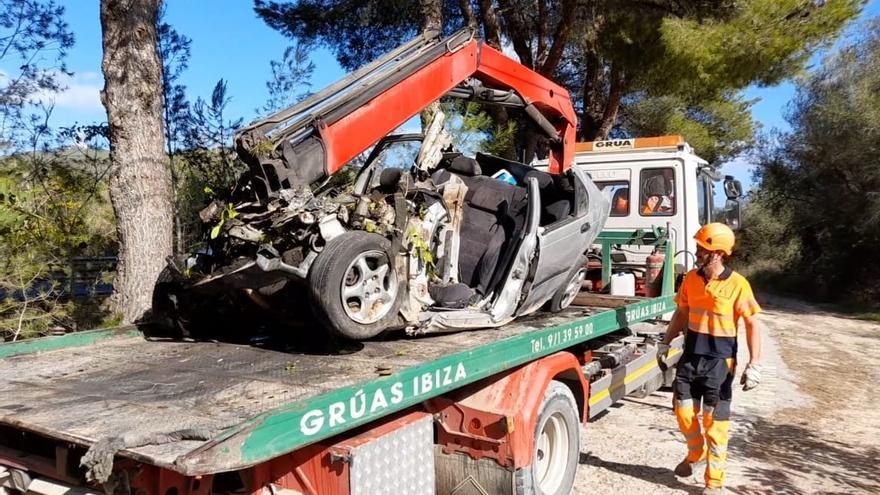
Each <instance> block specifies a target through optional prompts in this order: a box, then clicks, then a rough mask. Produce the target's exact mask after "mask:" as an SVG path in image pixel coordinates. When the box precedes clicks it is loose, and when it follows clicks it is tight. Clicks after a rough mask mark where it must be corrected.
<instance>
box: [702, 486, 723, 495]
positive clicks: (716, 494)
mask: <svg viewBox="0 0 880 495" xmlns="http://www.w3.org/2000/svg"><path fill="white" fill-rule="evenodd" d="M725 493H727V490H725V489H724V487H723V486H718V487H714V488H712V487H708V486H707V487H706V488H703V495H724V494H725Z"/></svg>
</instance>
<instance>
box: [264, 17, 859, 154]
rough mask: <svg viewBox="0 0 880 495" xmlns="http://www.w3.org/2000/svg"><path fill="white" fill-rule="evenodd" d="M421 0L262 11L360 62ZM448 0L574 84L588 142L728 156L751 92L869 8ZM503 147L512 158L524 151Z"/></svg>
mask: <svg viewBox="0 0 880 495" xmlns="http://www.w3.org/2000/svg"><path fill="white" fill-rule="evenodd" d="M422 3H423V2H419V1H416V0H371V1H363V2H346V1H342V0H333V1H318V0H290V1H264V0H256V2H255V10H256V12H257V14H258V15H259V16H260V17H262V18H263V20H264V21H265V22H266V23H267V24H268V25H269V26H270V27H272V28H275V29H277V30H278V31H280V32H281V33H283V34H285V35H287V36H290V37H291V38H294V39H297V40H299V41H307V42H314V43H317V44H320V45H324V46H327V47H328V48H329V49H331V50H333V51H334V53H335V54H336V57H337V60H338V61H339V62H340V64H341V65H342V66H343V67H345V68H346V69H354V68H357V67H360V66H362V65H363V64H365V63H367V62H368V61H370V60H373V59H375V58H376V57H377V56H379V55H381V54H382V53H385V52H387V51H388V50H390V49H392V48H394V47H395V46H397V45H399V44H400V43H401V42H403V41H404V40H407V39H410V38H412V37H414V36H416V35H417V34H418V33H419V32H420V30H421V23H422V21H423V19H422V14H421V12H422V10H421V7H422ZM439 3H440V4H441V5H442V11H443V25H444V30H445V31H446V32H450V31H453V30H455V29H457V28H459V27H462V26H464V25H465V23H466V20H465V19H466V17H467V16H468V15H475V16H476V18H475V19H474V21H475V23H476V25H477V26H478V27H479V28H480V29H481V31H482V32H481V33H480V34H481V35H482V37H483V38H484V39H486V40H488V41H489V42H490V43H493V42H494V43H496V45H500V44H501V39H503V40H504V42H505V43H506V44H507V46H508V47H510V48H512V50H513V51H514V52H515V53H516V56H518V57H519V60H520V61H521V62H522V63H523V64H525V65H527V66H529V67H531V68H533V69H535V70H537V71H538V72H540V73H542V74H545V75H547V76H550V77H552V78H554V79H556V80H557V81H559V82H560V83H561V84H563V85H564V86H566V87H567V88H569V91H570V93H571V95H572V99H573V102H574V105H575V108H576V109H578V110H579V112H580V114H581V115H580V126H581V128H580V132H579V136H580V139H594V138H604V137H606V136H607V135H608V133H609V132H611V133H616V134H624V135H644V134H671V133H681V134H684V136H685V137H686V139H688V141H689V142H692V143H693V144H694V145H695V147H696V148H697V150H698V151H699V152H700V153H701V154H703V155H704V156H706V157H707V158H710V159H712V160H713V161H718V162H722V161H724V160H726V159H729V158H730V157H732V156H734V155H736V154H737V153H738V152H739V151H740V150H742V149H744V148H746V147H747V146H748V145H749V144H750V142H751V140H752V135H753V132H754V129H755V124H754V123H753V122H752V119H751V115H750V107H751V104H752V102H749V101H745V100H743V99H742V97H741V95H740V92H741V91H742V90H743V89H744V88H746V87H748V86H750V85H753V84H758V85H769V84H776V83H778V82H780V81H781V80H784V79H787V78H790V77H792V76H795V75H798V74H799V73H800V71H801V70H802V69H803V66H804V64H805V62H806V61H807V60H808V58H809V57H810V55H811V54H812V53H814V51H815V49H816V48H818V47H821V46H824V45H826V44H827V43H829V42H830V41H831V40H832V39H833V38H834V37H835V36H836V35H837V33H838V32H839V31H840V29H841V28H842V27H843V26H844V25H845V23H846V22H847V21H849V20H850V19H852V18H854V17H855V16H856V15H857V14H858V13H859V11H860V9H861V6H862V2H861V1H860V0H829V1H825V2H814V1H812V0H781V1H778V0H724V1H720V2H706V1H685V2H683V1H674V0H656V1H651V2H644V1H639V0H615V1H610V0H599V1H594V2H576V1H572V0H563V1H561V2H560V1H550V0H538V1H527V0H499V1H497V2H475V1H467V2H461V1H459V0H444V1H442V2H439ZM465 7H466V8H465ZM387 12H395V13H396V15H393V16H389V15H387ZM493 19H496V20H497V21H498V22H493ZM619 117H622V118H620V119H619ZM618 119H619V121H618ZM512 120H513V119H511V121H512ZM499 121H500V122H503V124H502V129H500V131H501V132H493V133H492V134H496V135H498V136H501V135H505V136H506V135H508V134H507V132H508V131H511V132H512V131H513V130H514V129H513V128H512V127H508V126H509V124H507V123H506V122H509V121H508V120H507V119H500V120H499ZM521 124H522V123H520V125H519V126H518V128H517V130H516V132H515V133H513V134H511V135H513V136H514V137H513V140H514V142H516V143H518V144H521V143H522V142H525V141H527V139H526V138H528V137H530V136H529V129H527V128H524V127H523V126H522V125H521ZM479 126H480V128H482V129H489V127H488V126H487V124H485V123H479ZM499 142H500V141H499ZM522 148H528V146H522ZM500 149H501V150H502V153H498V154H502V155H503V154H505V153H504V151H507V150H511V149H514V147H507V148H504V147H501V148H500Z"/></svg>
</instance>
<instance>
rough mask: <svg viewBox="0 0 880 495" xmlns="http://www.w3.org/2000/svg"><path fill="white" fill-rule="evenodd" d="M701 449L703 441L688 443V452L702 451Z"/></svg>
mask: <svg viewBox="0 0 880 495" xmlns="http://www.w3.org/2000/svg"><path fill="white" fill-rule="evenodd" d="M702 451H703V442H700V445H688V452H702Z"/></svg>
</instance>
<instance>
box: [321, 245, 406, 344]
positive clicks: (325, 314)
mask: <svg viewBox="0 0 880 495" xmlns="http://www.w3.org/2000/svg"><path fill="white" fill-rule="evenodd" d="M390 249H391V243H390V242H389V241H388V240H387V239H385V238H384V237H382V236H380V235H377V234H371V233H369V232H363V231H353V232H346V233H344V234H341V235H339V236H337V237H334V238H333V239H330V240H329V241H328V242H327V244H326V245H325V246H324V249H323V250H322V251H321V254H319V255H318V257H317V258H315V261H314V263H313V264H312V266H311V268H310V269H309V280H308V286H309V300H310V302H311V307H312V312H313V313H314V315H315V317H316V318H317V319H318V321H319V322H320V323H321V324H322V325H323V326H324V328H325V329H326V330H327V331H328V332H330V333H331V334H333V335H336V336H339V337H343V338H346V339H350V340H363V339H369V338H371V337H375V336H377V335H379V334H381V333H382V332H384V331H385V330H387V329H389V328H391V327H393V326H395V325H396V324H397V322H398V321H399V320H398V318H399V316H398V312H399V310H400V304H401V301H402V300H403V294H404V293H405V292H406V286H405V285H406V282H405V280H404V281H401V280H399V277H398V275H397V272H396V271H395V270H394V266H393V264H392V262H391V259H390V258H389V256H388V252H389V251H390Z"/></svg>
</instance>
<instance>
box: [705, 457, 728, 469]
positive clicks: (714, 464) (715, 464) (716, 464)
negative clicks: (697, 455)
mask: <svg viewBox="0 0 880 495" xmlns="http://www.w3.org/2000/svg"><path fill="white" fill-rule="evenodd" d="M726 467H727V462H726V461H713V460H712V459H709V469H716V470H718V471H724V468H726Z"/></svg>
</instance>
